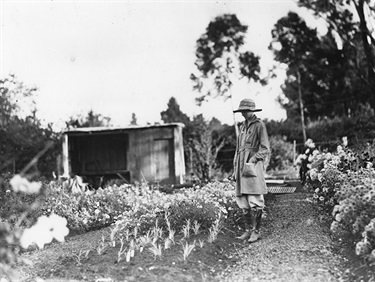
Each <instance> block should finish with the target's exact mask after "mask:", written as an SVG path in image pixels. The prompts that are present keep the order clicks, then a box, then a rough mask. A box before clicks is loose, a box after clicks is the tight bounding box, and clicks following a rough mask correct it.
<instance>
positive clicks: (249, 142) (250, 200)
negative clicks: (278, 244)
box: [232, 99, 270, 243]
mask: <svg viewBox="0 0 375 282" xmlns="http://www.w3.org/2000/svg"><path fill="white" fill-rule="evenodd" d="M259 111H261V109H257V108H256V107H255V102H254V101H253V100H252V99H244V100H242V101H241V102H240V105H239V108H238V109H237V110H235V111H233V112H235V113H237V112H240V113H241V114H242V116H243V117H244V118H245V121H244V123H243V124H242V125H241V126H240V128H239V134H238V137H237V148H236V153H235V156H234V160H233V165H234V173H233V176H232V179H233V180H234V181H236V188H235V193H236V202H237V205H238V206H239V208H241V209H242V211H243V216H244V220H245V233H244V234H242V235H241V236H240V237H237V238H238V239H241V240H248V242H249V243H252V242H255V241H257V240H258V239H259V237H260V232H259V228H260V222H261V219H262V213H263V209H264V196H263V195H264V194H267V186H266V181H265V177H264V172H265V162H266V161H268V158H269V155H270V145H269V141H268V134H267V129H266V126H265V125H264V123H263V122H262V121H261V120H260V119H259V118H257V117H256V115H255V114H254V113H255V112H259Z"/></svg>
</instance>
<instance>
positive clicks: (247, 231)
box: [236, 209, 252, 240]
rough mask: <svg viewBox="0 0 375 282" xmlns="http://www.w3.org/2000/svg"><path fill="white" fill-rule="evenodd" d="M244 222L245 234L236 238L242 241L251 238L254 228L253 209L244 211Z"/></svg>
mask: <svg viewBox="0 0 375 282" xmlns="http://www.w3.org/2000/svg"><path fill="white" fill-rule="evenodd" d="M243 220H244V222H245V224H244V225H245V232H244V233H243V234H242V235H241V236H239V237H236V238H237V239H240V240H247V239H249V238H250V236H251V229H252V226H251V223H252V221H251V209H243Z"/></svg>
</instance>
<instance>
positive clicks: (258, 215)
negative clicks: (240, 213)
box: [248, 208, 263, 243]
mask: <svg viewBox="0 0 375 282" xmlns="http://www.w3.org/2000/svg"><path fill="white" fill-rule="evenodd" d="M262 213H263V209H260V208H251V210H250V214H251V216H250V217H251V225H252V230H251V236H250V239H249V240H248V242H249V243H253V242H255V241H258V239H259V238H260V230H259V229H260V222H261V220H262Z"/></svg>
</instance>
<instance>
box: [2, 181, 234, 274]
mask: <svg viewBox="0 0 375 282" xmlns="http://www.w3.org/2000/svg"><path fill="white" fill-rule="evenodd" d="M17 181H18V180H17ZM17 183H20V182H17ZM14 185H15V184H14V181H13V184H12V182H11V186H12V188H13V191H12V190H11V189H8V190H7V191H6V193H4V195H3V196H4V199H5V201H4V203H6V205H4V206H2V208H1V218H2V222H0V225H1V229H3V230H5V232H4V233H3V234H6V236H4V238H0V239H4V241H7V242H9V244H8V243H7V244H6V246H7V248H1V252H3V253H4V254H6V255H7V257H8V258H12V259H7V260H6V264H5V265H0V270H1V268H3V270H4V269H5V270H9V266H11V265H12V264H14V263H16V262H17V256H18V254H19V252H20V251H21V250H22V248H23V249H27V248H28V247H29V246H30V245H33V244H35V245H36V246H38V247H39V248H43V247H44V245H45V244H48V243H50V242H52V240H54V239H56V240H57V241H63V240H64V237H65V236H66V235H67V233H68V232H67V230H68V229H67V228H69V229H70V231H75V232H87V231H89V230H95V229H100V228H103V227H106V226H112V227H111V230H112V231H111V234H110V236H109V238H106V239H105V240H103V241H102V242H99V243H98V245H97V246H96V247H95V249H96V251H97V252H98V253H100V252H101V251H103V250H104V249H105V248H106V247H108V246H107V245H108V244H110V245H113V246H116V247H119V250H118V252H117V258H116V260H117V261H120V260H125V259H126V260H130V258H131V257H133V256H134V253H135V252H136V251H138V252H139V251H140V250H142V249H143V248H146V247H147V248H148V250H149V251H150V253H151V254H153V255H154V256H155V257H157V256H161V252H162V249H163V250H164V249H168V248H170V247H171V246H170V245H172V244H175V240H174V238H175V237H174V234H179V236H176V237H181V236H182V239H183V242H184V243H181V244H182V246H183V248H182V250H183V256H184V260H185V259H186V258H187V257H188V256H189V254H190V253H191V250H192V249H194V248H195V247H197V246H198V242H196V241H193V242H189V240H187V239H188V238H189V237H190V234H191V233H194V234H195V235H198V234H200V233H201V232H202V233H205V234H206V237H207V238H206V239H205V240H201V241H200V242H199V244H200V245H201V246H203V244H205V242H211V243H212V242H213V241H215V240H216V238H217V235H218V233H219V231H220V229H221V227H222V224H223V222H224V220H225V219H227V217H228V214H233V213H232V211H233V210H234V207H235V201H234V198H233V193H232V192H233V187H232V185H231V184H229V183H219V182H214V183H210V184H208V185H206V186H204V187H198V186H197V187H193V188H188V189H181V190H179V191H178V192H177V193H172V194H165V193H162V192H160V191H159V190H157V189H152V188H151V187H149V186H147V185H139V186H131V185H122V186H116V185H114V186H112V187H108V188H106V189H98V190H96V191H94V192H92V191H88V192H85V193H77V194H71V193H67V192H66V191H64V189H63V186H62V185H60V184H58V183H56V182H51V183H49V184H46V183H45V184H43V185H42V183H36V182H25V183H24V184H22V185H24V186H16V187H17V188H19V187H21V189H18V190H17V191H14ZM28 187H32V189H31V190H32V192H35V191H34V190H35V187H38V189H37V190H38V191H37V192H38V193H39V192H40V195H39V196H38V197H36V196H35V194H30V195H28V193H29V192H30V193H31V190H27V189H28ZM9 188H11V187H9ZM24 197H27V201H26V202H27V203H31V204H30V205H28V207H27V208H26V210H24V211H23V208H24V207H22V208H20V214H18V216H15V217H14V219H12V220H9V218H5V216H6V215H9V211H10V210H11V209H12V208H13V209H14V208H15V207H14V205H16V206H17V204H20V203H23V202H22V201H21V200H20V199H24ZM7 205H9V206H7ZM21 222H23V227H22V228H21V226H22V224H20V223H21ZM11 227H12V228H11ZM38 234H41V236H38ZM181 234H182V235H181ZM9 236H11V238H12V240H11V241H9V239H8V237H9ZM9 238H10V237H9ZM107 239H108V240H107ZM105 241H108V242H105ZM179 241H180V242H182V241H181V240H179ZM104 242H105V243H104ZM10 245H12V246H14V247H11V248H8V247H9V246H10ZM162 246H163V247H162ZM21 247H22V248H21ZM81 251H82V252H80V253H79V254H77V256H79V258H82V256H83V255H84V253H83V250H81ZM77 259H78V258H77ZM6 266H7V267H6ZM5 272H6V271H5Z"/></svg>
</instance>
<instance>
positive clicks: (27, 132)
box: [0, 75, 60, 177]
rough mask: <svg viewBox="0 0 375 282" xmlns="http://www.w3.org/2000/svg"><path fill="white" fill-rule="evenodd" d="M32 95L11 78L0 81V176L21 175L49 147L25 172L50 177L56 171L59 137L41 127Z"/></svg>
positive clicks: (31, 91) (30, 88)
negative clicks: (1, 174)
mask: <svg viewBox="0 0 375 282" xmlns="http://www.w3.org/2000/svg"><path fill="white" fill-rule="evenodd" d="M36 91H37V88H35V87H28V86H26V85H24V83H22V82H20V81H19V80H18V79H17V78H16V76H15V75H9V76H8V77H6V78H4V79H0V173H19V172H21V171H23V170H24V168H25V167H26V166H27V165H28V163H29V162H30V161H31V160H32V159H33V158H34V157H35V156H36V155H38V153H39V152H41V151H43V150H44V148H45V147H46V146H47V144H51V145H49V148H50V149H49V150H48V152H47V153H46V154H44V155H43V156H42V157H40V158H39V159H38V162H37V163H35V164H34V165H33V166H32V167H31V169H32V171H26V172H27V173H32V174H33V175H43V176H46V177H52V171H54V170H55V169H56V156H57V154H58V152H59V149H60V146H59V145H60V143H59V135H58V134H57V133H55V132H54V131H53V130H52V127H51V125H50V124H49V125H48V126H47V127H42V126H41V122H40V120H39V119H38V117H37V110H36V103H35V100H34V97H35V95H36ZM26 172H25V173H26Z"/></svg>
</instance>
